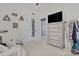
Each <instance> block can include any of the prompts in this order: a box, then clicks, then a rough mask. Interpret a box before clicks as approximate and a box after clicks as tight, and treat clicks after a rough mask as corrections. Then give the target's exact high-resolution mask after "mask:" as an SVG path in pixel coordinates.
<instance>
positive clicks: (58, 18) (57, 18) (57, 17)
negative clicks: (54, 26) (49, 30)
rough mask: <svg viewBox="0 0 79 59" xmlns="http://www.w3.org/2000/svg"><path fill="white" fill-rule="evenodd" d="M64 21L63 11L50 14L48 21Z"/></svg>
mask: <svg viewBox="0 0 79 59" xmlns="http://www.w3.org/2000/svg"><path fill="white" fill-rule="evenodd" d="M61 21H62V11H60V12H57V13H54V14H51V15H48V23H53V22H61Z"/></svg>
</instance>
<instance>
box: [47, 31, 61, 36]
mask: <svg viewBox="0 0 79 59" xmlns="http://www.w3.org/2000/svg"><path fill="white" fill-rule="evenodd" d="M48 36H62V33H56V32H55V33H54V32H48Z"/></svg>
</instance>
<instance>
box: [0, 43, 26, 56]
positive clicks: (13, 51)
mask: <svg viewBox="0 0 79 59" xmlns="http://www.w3.org/2000/svg"><path fill="white" fill-rule="evenodd" d="M0 56H26V51H25V49H24V48H23V47H22V46H21V45H19V44H16V45H15V46H13V47H11V48H8V47H7V46H4V45H1V44H0Z"/></svg>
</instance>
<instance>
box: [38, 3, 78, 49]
mask: <svg viewBox="0 0 79 59" xmlns="http://www.w3.org/2000/svg"><path fill="white" fill-rule="evenodd" d="M59 11H63V21H68V22H69V21H70V20H79V4H73V3H72V4H68V3H66V4H64V3H63V4H61V3H60V4H59V3H54V4H51V5H49V8H48V9H47V10H44V11H41V12H39V13H40V17H46V18H47V17H48V15H50V14H53V13H56V12H59ZM47 20H48V19H47ZM65 44H66V48H69V49H70V48H71V45H70V43H69V41H68V40H67V39H65Z"/></svg>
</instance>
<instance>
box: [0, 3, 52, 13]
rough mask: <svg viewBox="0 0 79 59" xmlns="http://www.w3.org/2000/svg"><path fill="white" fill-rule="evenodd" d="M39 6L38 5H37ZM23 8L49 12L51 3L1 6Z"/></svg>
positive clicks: (6, 4) (3, 4)
mask: <svg viewBox="0 0 79 59" xmlns="http://www.w3.org/2000/svg"><path fill="white" fill-rule="evenodd" d="M36 4H37V5H36ZM1 5H2V6H21V7H24V8H28V9H30V10H33V11H36V12H40V11H44V10H47V9H48V8H49V7H50V5H51V3H2V4H0V6H1Z"/></svg>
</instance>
